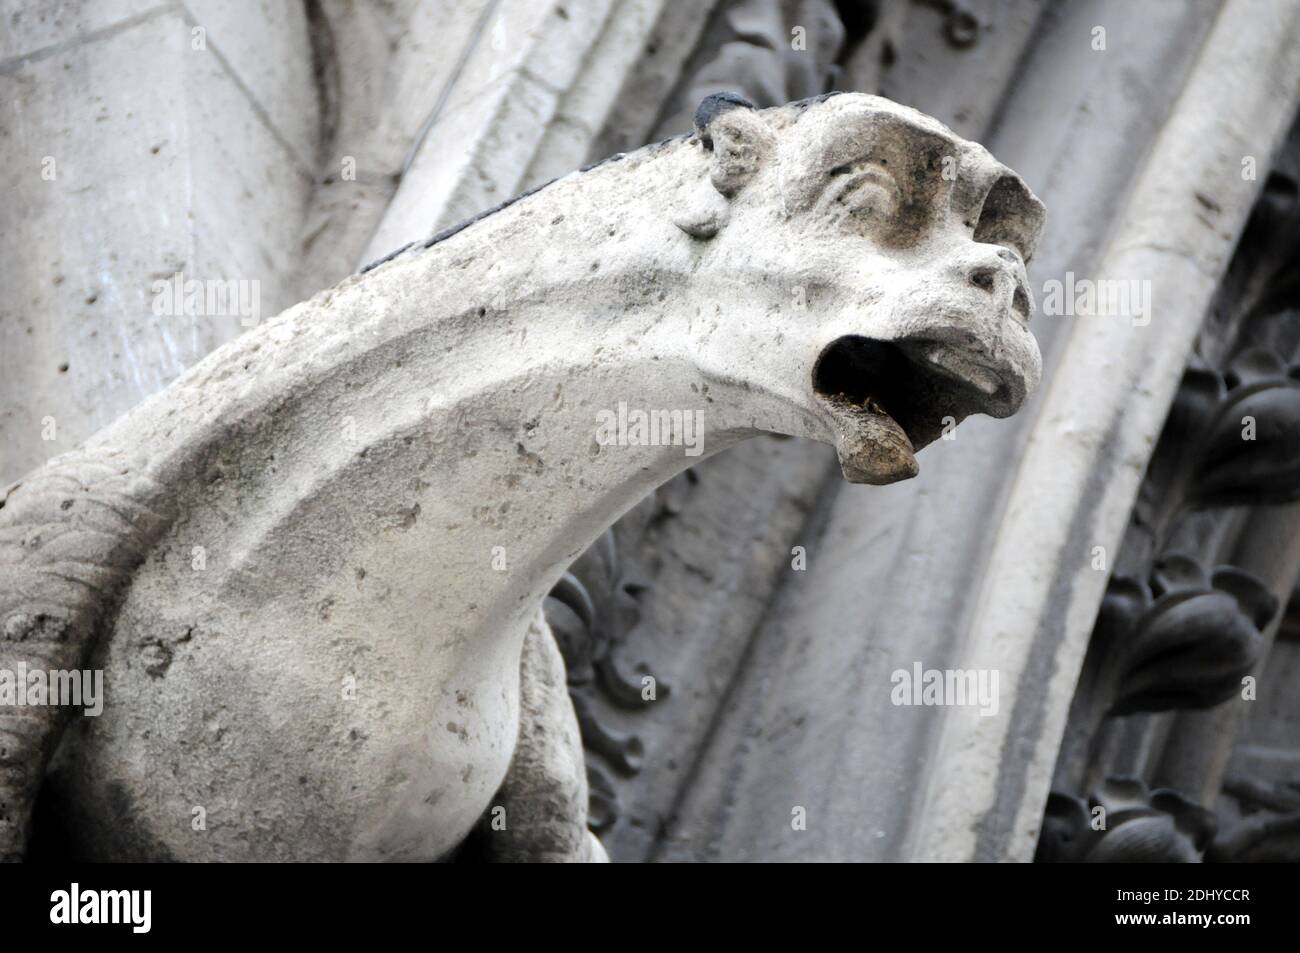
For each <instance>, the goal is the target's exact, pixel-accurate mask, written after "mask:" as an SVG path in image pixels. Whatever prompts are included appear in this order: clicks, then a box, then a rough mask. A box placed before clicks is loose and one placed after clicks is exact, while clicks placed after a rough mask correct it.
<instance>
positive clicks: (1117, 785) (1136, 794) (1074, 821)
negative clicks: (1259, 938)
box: [1035, 778, 1218, 863]
mask: <svg viewBox="0 0 1300 953" xmlns="http://www.w3.org/2000/svg"><path fill="white" fill-rule="evenodd" d="M1217 829H1218V821H1217V819H1216V818H1215V816H1214V814H1213V813H1212V812H1210V811H1207V810H1206V809H1205V808H1203V807H1201V806H1199V805H1197V804H1193V803H1192V802H1191V801H1189V800H1187V799H1186V798H1185V797H1183V796H1182V795H1181V794H1179V793H1177V792H1176V791H1168V790H1156V791H1151V790H1149V789H1148V788H1147V785H1146V784H1145V783H1144V782H1143V781H1141V780H1139V779H1137V778H1107V779H1106V781H1105V782H1104V783H1103V784H1101V785H1100V786H1099V787H1098V788H1097V790H1096V791H1094V792H1093V794H1092V796H1091V797H1090V798H1088V800H1087V801H1084V800H1083V799H1081V798H1077V797H1072V796H1070V795H1068V794H1060V793H1057V792H1053V793H1052V794H1051V795H1050V796H1049V797H1048V801H1047V811H1046V813H1045V814H1044V817H1043V832H1042V834H1041V835H1040V836H1039V841H1038V855H1037V856H1036V857H1035V860H1037V861H1039V862H1040V863H1060V862H1071V861H1074V862H1077V861H1086V862H1088V863H1109V862H1115V861H1125V862H1128V863H1195V862H1197V861H1199V860H1200V859H1201V857H1202V855H1203V854H1204V853H1205V850H1206V848H1207V847H1209V845H1210V842H1211V840H1212V839H1213V837H1214V834H1215V832H1216V830H1217Z"/></svg>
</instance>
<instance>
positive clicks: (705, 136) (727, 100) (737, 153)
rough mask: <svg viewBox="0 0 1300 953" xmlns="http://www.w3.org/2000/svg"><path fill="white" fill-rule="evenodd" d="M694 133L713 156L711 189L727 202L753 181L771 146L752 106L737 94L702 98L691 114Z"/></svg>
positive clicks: (764, 125)
mask: <svg viewBox="0 0 1300 953" xmlns="http://www.w3.org/2000/svg"><path fill="white" fill-rule="evenodd" d="M695 131H696V132H697V133H698V134H699V137H700V142H702V143H703V144H704V148H705V149H708V150H709V151H710V152H712V153H713V167H712V169H711V170H710V172H709V178H710V179H711V180H712V182H713V187H714V188H715V189H717V190H718V191H719V192H721V193H722V194H723V195H725V196H727V198H730V197H731V196H733V195H735V194H736V193H737V192H739V191H740V190H741V189H742V188H744V186H745V184H746V183H747V182H748V181H749V180H750V179H752V178H753V177H754V173H756V172H757V171H758V170H759V167H760V166H762V164H763V161H764V160H765V159H766V158H767V156H768V155H769V154H770V153H771V152H772V146H773V144H774V142H775V137H774V136H773V135H772V130H771V129H769V128H768V126H767V123H766V122H764V121H763V118H762V117H761V116H760V115H759V114H758V111H757V110H755V109H754V104H753V103H751V102H750V101H749V100H748V99H746V98H745V97H744V96H741V95H740V94H739V93H714V94H713V95H712V96H706V97H704V99H703V100H702V101H701V102H700V105H699V108H698V109H696V110H695Z"/></svg>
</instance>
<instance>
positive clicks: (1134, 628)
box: [1038, 175, 1300, 861]
mask: <svg viewBox="0 0 1300 953" xmlns="http://www.w3.org/2000/svg"><path fill="white" fill-rule="evenodd" d="M1298 223H1300V215H1297V208H1296V202H1295V188H1294V183H1291V182H1290V180H1289V179H1284V178H1281V177H1279V176H1276V175H1275V176H1274V179H1273V181H1271V182H1270V183H1269V187H1268V188H1267V189H1266V190H1265V193H1264V196H1263V198H1262V199H1261V202H1260V204H1259V206H1258V207H1257V208H1256V212H1255V215H1254V217H1253V219H1252V223H1251V226H1250V227H1249V228H1248V230H1247V233H1246V235H1245V237H1244V238H1243V240H1242V245H1241V246H1240V248H1239V250H1238V254H1237V257H1236V260H1235V261H1234V264H1233V267H1232V268H1231V269H1230V271H1229V274H1228V276H1227V278H1226V279H1225V286H1224V289H1223V292H1222V293H1221V296H1220V297H1221V300H1220V302H1219V304H1218V308H1217V309H1216V311H1215V313H1213V314H1211V316H1210V318H1209V319H1208V320H1207V323H1206V326H1205V328H1204V329H1203V331H1202V335H1201V340H1200V342H1198V346H1197V352H1196V354H1195V355H1194V356H1193V358H1192V361H1191V364H1190V366H1189V368H1188V370H1187V371H1186V373H1185V375H1184V377H1183V381H1182V384H1181V386H1180V388H1179V390H1178V393H1177V395H1176V397H1175V399H1174V402H1173V405H1172V407H1171V408H1170V412H1169V416H1168V418H1167V420H1166V423H1165V427H1164V430H1163V431H1162V433H1161V436H1160V439H1159V441H1158V442H1157V445H1156V448H1155V451H1154V453H1153V455H1152V457H1151V461H1150V463H1149V465H1148V468H1147V474H1146V477H1145V479H1144V481H1143V484H1142V486H1141V488H1140V491H1139V494H1138V499H1137V501H1136V503H1135V506H1134V511H1133V515H1132V520H1131V523H1130V527H1129V531H1128V534H1127V536H1126V538H1125V542H1124V547H1123V551H1122V552H1121V553H1120V554H1119V555H1118V557H1117V558H1116V560H1115V565H1114V572H1113V575H1112V576H1111V579H1110V582H1109V584H1108V587H1107V591H1106V595H1105V598H1104V600H1103V602H1102V605H1101V608H1100V611H1099V613H1098V617H1097V621H1096V624H1095V627H1094V629H1093V635H1092V639H1091V642H1090V643H1089V647H1088V654H1087V657H1086V659H1085V662H1084V667H1083V671H1082V673H1081V675H1080V680H1079V685H1078V688H1077V691H1076V695H1075V699H1074V703H1073V705H1072V706H1071V711H1070V717H1069V723H1068V726H1067V730H1066V736H1065V740H1064V743H1063V745H1062V749H1061V752H1060V756H1059V759H1058V764H1057V772H1056V784H1055V787H1056V790H1055V791H1054V792H1053V793H1052V795H1051V797H1050V799H1049V802H1048V805H1047V810H1046V813H1045V816H1044V824H1043V833H1042V835H1041V838H1040V843H1039V849H1038V859H1039V860H1088V861H1098V860H1127V861H1132V860H1175V861H1179V860H1180V861H1198V860H1201V859H1205V860H1257V859H1264V858H1265V857H1275V856H1278V855H1279V854H1285V853H1287V851H1288V850H1289V851H1290V853H1291V854H1292V855H1294V854H1295V843H1296V841H1297V835H1296V833H1295V832H1296V831H1297V830H1300V820H1297V816H1298V809H1300V794H1297V792H1296V791H1291V790H1286V791H1280V792H1277V791H1271V792H1267V793H1264V794H1261V791H1260V786H1259V785H1258V784H1252V783H1251V782H1249V781H1248V780H1246V779H1236V780H1230V781H1229V782H1228V783H1227V784H1226V785H1225V793H1226V794H1228V795H1229V797H1233V798H1235V799H1236V801H1237V802H1238V810H1237V812H1236V814H1237V815H1239V817H1233V816H1230V815H1223V816H1220V817H1219V819H1218V821H1217V822H1216V821H1215V817H1214V815H1213V814H1211V813H1210V811H1209V810H1208V809H1207V808H1206V807H1203V806H1197V805H1196V804H1194V803H1192V802H1191V801H1190V800H1189V799H1188V798H1187V797H1185V796H1184V795H1183V794H1179V793H1177V792H1174V791H1171V790H1165V789H1160V790H1155V791H1148V790H1147V787H1146V784H1145V783H1144V781H1143V780H1141V779H1138V778H1130V777H1125V778H1117V777H1114V776H1112V774H1113V771H1112V768H1113V767H1114V765H1113V763H1112V762H1113V761H1114V759H1115V758H1116V757H1117V753H1116V750H1115V746H1116V744H1130V745H1132V744H1133V743H1135V742H1134V739H1135V738H1138V737H1143V738H1145V743H1149V744H1152V745H1155V746H1156V747H1157V748H1159V747H1161V746H1166V747H1167V746H1168V745H1170V744H1171V741H1170V737H1169V732H1170V731H1176V730H1177V727H1178V724H1179V723H1177V722H1174V721H1166V722H1163V723H1162V724H1163V725H1164V726H1165V727H1164V728H1163V729H1156V728H1152V727H1150V725H1148V726H1147V728H1145V729H1135V728H1134V727H1133V725H1130V726H1129V727H1130V729H1131V730H1130V731H1129V733H1128V734H1127V735H1123V734H1122V733H1121V730H1120V727H1119V724H1118V722H1117V721H1116V719H1121V720H1122V719H1123V717H1124V716H1133V715H1155V714H1159V713H1166V712H1173V711H1178V710H1203V709H1211V708H1215V707H1216V706H1220V705H1222V704H1223V703H1225V702H1228V701H1229V700H1232V699H1235V698H1238V697H1240V696H1241V694H1242V692H1243V683H1246V682H1249V681H1250V679H1248V678H1247V676H1255V677H1258V676H1259V675H1260V674H1261V669H1262V667H1263V665H1264V662H1265V660H1266V658H1267V653H1268V650H1269V647H1270V645H1271V638H1272V637H1271V631H1272V629H1271V626H1272V623H1273V621H1274V620H1275V618H1276V617H1277V615H1278V610H1279V605H1280V602H1281V601H1282V598H1285V596H1286V595H1288V594H1289V592H1290V591H1291V588H1292V587H1293V585H1294V579H1290V578H1288V579H1287V580H1284V581H1282V582H1281V583H1280V585H1281V586H1284V587H1285V588H1281V589H1279V588H1278V586H1279V581H1278V580H1277V579H1273V581H1272V585H1273V587H1274V588H1273V589H1270V586H1269V585H1266V584H1265V583H1264V582H1263V581H1262V580H1261V579H1260V578H1259V577H1258V576H1257V575H1256V573H1258V572H1259V571H1260V568H1261V567H1260V565H1259V564H1258V562H1256V564H1255V565H1254V566H1253V568H1254V570H1255V572H1252V571H1249V570H1248V569H1247V568H1246V567H1245V566H1243V565H1234V564H1233V562H1234V560H1235V561H1242V560H1243V556H1242V554H1243V553H1248V552H1249V539H1243V538H1242V536H1241V533H1242V530H1243V527H1244V526H1246V525H1247V523H1248V519H1247V517H1248V516H1249V514H1250V512H1251V511H1252V510H1253V509H1254V508H1268V507H1276V506H1279V505H1282V504H1289V503H1293V502H1295V501H1296V500H1300V373H1298V370H1300V365H1298V363H1297V346H1298V345H1300V308H1298V306H1300V295H1298V294H1297V292H1298V291H1300V282H1297V280H1296V277H1295V267H1294V266H1295V262H1294V260H1293V259H1294V251H1293V249H1294V247H1295V237H1296V236H1297V234H1300V229H1298V228H1297V224H1298ZM1245 561H1246V562H1249V561H1250V560H1248V559H1246V560H1245ZM1094 566H1095V564H1094ZM1252 697H1253V696H1252ZM1151 724H1154V723H1151ZM1144 731H1145V734H1143V732H1144ZM1121 737H1122V738H1124V739H1126V740H1125V741H1123V742H1120V741H1118V740H1117V739H1120V738H1121ZM1207 759H1208V756H1207ZM1149 763H1154V762H1149ZM1197 763H1198V764H1200V762H1199V761H1198V762H1197ZM1103 777H1104V778H1105V780H1104V781H1100V782H1099V780H1098V779H1100V778H1103ZM1081 791H1091V794H1090V795H1089V796H1088V797H1087V799H1086V800H1085V799H1084V797H1083V796H1082V795H1081V794H1079V793H1075V792H1081ZM1121 794H1122V797H1121V799H1120V800H1117V797H1120V795H1121ZM1134 805H1138V806H1137V807H1135V806H1134ZM1099 806H1100V807H1103V808H1105V812H1104V813H1105V818H1106V820H1105V827H1104V828H1102V829H1095V828H1096V822H1095V819H1094V817H1093V816H1092V813H1091V811H1092V810H1093V809H1095V808H1096V807H1099ZM1211 806H1212V805H1211ZM1212 822H1213V823H1212ZM1219 828H1222V829H1223V831H1222V833H1217V832H1218V829H1219ZM1216 833H1217V837H1216ZM1279 838H1280V840H1281V841H1287V840H1288V838H1289V841H1290V845H1291V846H1290V847H1289V848H1287V847H1283V846H1278V845H1279V843H1280V842H1279Z"/></svg>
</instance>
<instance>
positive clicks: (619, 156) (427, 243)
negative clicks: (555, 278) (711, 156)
mask: <svg viewBox="0 0 1300 953" xmlns="http://www.w3.org/2000/svg"><path fill="white" fill-rule="evenodd" d="M685 138H687V136H685V135H680V136H669V137H668V138H667V139H661V140H659V141H658V142H655V143H651V144H650V145H647V146H643V147H642V148H640V149H638V150H636V153H641V152H654V151H656V150H658V149H661V148H663V147H664V146H666V145H668V144H669V143H670V142H676V141H678V140H679V139H685ZM636 153H631V154H633V155H635V154H636ZM628 155H629V153H626V152H616V153H614V154H613V155H611V156H606V157H605V158H603V159H601V160H600V161H599V162H591V163H588V164H587V165H584V166H583V167H582V168H580V169H579V170H578V172H579V173H585V172H590V171H592V170H593V169H598V168H600V167H601V166H603V165H609V164H610V163H613V162H621V161H622V160H623V159H626V158H627V157H628ZM561 178H563V176H557V177H556V178H554V179H551V180H550V181H549V182H543V183H542V184H541V185H537V186H534V187H533V188H531V189H529V190H528V191H527V192H520V193H519V194H518V195H516V196H514V197H513V198H508V199H506V200H505V201H504V202H498V203H497V204H496V205H494V206H492V207H491V208H489V209H484V210H483V211H482V212H479V213H478V214H477V215H472V216H470V217H469V218H467V219H465V221H463V222H460V223H458V224H456V225H452V226H450V227H448V228H444V229H443V230H442V231H440V232H438V233H437V234H435V235H434V236H433V237H432V238H429V239H426V240H424V241H419V240H417V241H413V242H407V243H406V244H405V245H403V246H402V247H401V248H398V249H395V250H394V251H391V252H389V253H388V254H387V255H385V256H384V257H383V258H378V259H376V260H375V261H372V262H371V263H370V264H368V265H366V266H365V267H363V268H362V269H361V272H360V273H361V274H363V275H364V274H365V273H366V272H368V271H372V270H374V269H375V268H378V267H379V266H380V265H383V264H387V263H388V262H390V261H392V260H393V259H394V258H396V257H398V256H399V255H401V254H402V253H404V252H406V251H409V250H410V249H412V248H415V247H416V246H419V247H421V248H432V247H433V246H434V245H436V244H438V243H439V242H442V241H446V240H447V239H448V238H451V236H453V235H455V234H456V233H457V232H462V231H464V230H465V229H467V228H469V227H470V226H471V225H473V224H474V223H475V222H478V221H482V220H483V219H485V218H487V217H488V216H489V215H495V214H496V213H497V212H499V211H501V210H502V209H504V208H508V207H509V206H511V205H514V204H515V203H516V202H518V201H520V200H521V199H526V198H528V196H530V195H534V194H536V193H538V192H540V191H541V190H542V189H544V188H546V187H547V186H548V185H551V184H553V183H555V182H558V181H559V180H560V179H561Z"/></svg>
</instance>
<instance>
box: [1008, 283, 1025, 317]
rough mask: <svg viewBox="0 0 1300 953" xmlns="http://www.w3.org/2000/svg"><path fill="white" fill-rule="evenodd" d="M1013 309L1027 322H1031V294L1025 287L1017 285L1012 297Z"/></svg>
mask: <svg viewBox="0 0 1300 953" xmlns="http://www.w3.org/2000/svg"><path fill="white" fill-rule="evenodd" d="M1011 307H1012V308H1013V309H1014V310H1015V312H1016V313H1017V314H1019V315H1020V316H1021V317H1022V318H1024V319H1025V320H1026V321H1028V320H1029V292H1028V291H1026V290H1025V286H1024V285H1021V284H1017V285H1016V290H1015V293H1014V294H1013V295H1012V296H1011Z"/></svg>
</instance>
